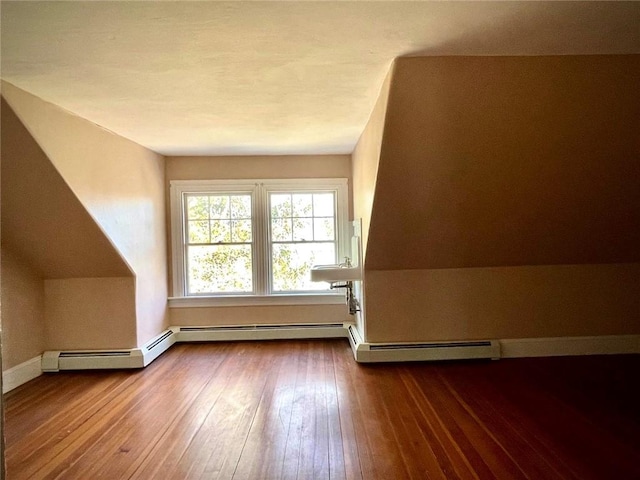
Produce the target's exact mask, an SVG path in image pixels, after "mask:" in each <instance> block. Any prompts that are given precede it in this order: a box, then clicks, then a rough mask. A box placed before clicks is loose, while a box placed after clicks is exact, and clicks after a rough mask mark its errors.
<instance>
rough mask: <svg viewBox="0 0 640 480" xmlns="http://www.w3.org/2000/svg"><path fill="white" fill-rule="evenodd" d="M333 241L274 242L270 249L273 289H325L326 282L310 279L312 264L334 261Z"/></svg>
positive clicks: (327, 287)
mask: <svg viewBox="0 0 640 480" xmlns="http://www.w3.org/2000/svg"><path fill="white" fill-rule="evenodd" d="M335 261H336V252H335V245H334V244H333V243H298V244H276V245H273V250H272V272H273V277H272V280H273V290H274V291H275V292H283V291H288V290H327V289H329V284H328V283H326V282H312V281H311V267H312V266H313V265H321V264H330V263H335Z"/></svg>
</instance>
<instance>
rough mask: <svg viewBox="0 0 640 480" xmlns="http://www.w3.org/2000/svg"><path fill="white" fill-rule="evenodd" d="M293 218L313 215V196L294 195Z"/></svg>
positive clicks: (308, 194) (304, 194)
mask: <svg viewBox="0 0 640 480" xmlns="http://www.w3.org/2000/svg"><path fill="white" fill-rule="evenodd" d="M292 203H293V216H294V217H310V216H311V215H312V214H313V209H312V207H311V205H312V204H313V195H312V194H310V193H294V194H293V195H292Z"/></svg>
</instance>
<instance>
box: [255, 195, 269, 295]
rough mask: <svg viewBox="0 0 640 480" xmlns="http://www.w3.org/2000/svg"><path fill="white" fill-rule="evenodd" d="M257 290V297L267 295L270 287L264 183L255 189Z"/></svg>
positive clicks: (266, 207) (266, 206)
mask: <svg viewBox="0 0 640 480" xmlns="http://www.w3.org/2000/svg"><path fill="white" fill-rule="evenodd" d="M255 198H256V201H255V211H254V218H255V232H256V234H255V238H254V252H255V266H254V275H255V290H256V294H257V295H267V294H268V292H269V287H268V255H267V240H268V238H267V236H268V225H267V219H268V205H267V203H268V202H267V196H266V192H265V188H264V184H263V183H256V188H255Z"/></svg>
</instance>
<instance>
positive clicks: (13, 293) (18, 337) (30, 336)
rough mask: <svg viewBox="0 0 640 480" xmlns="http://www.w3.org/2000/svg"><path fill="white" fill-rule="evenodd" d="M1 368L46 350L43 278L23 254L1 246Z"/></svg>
mask: <svg viewBox="0 0 640 480" xmlns="http://www.w3.org/2000/svg"><path fill="white" fill-rule="evenodd" d="M1 271H2V301H1V305H2V370H3V371H4V370H7V369H9V368H11V367H15V366H16V365H19V364H20V363H22V362H25V361H27V360H30V359H32V358H34V357H37V356H38V355H41V354H42V352H43V351H44V345H45V314H44V308H45V307H44V280H43V279H42V277H41V276H40V275H39V274H38V272H36V271H35V270H34V269H33V268H32V267H31V265H29V263H28V262H26V261H25V260H24V259H23V258H21V257H20V256H18V255H17V254H15V253H14V252H11V251H9V250H8V249H7V248H6V247H4V246H3V248H2V266H1Z"/></svg>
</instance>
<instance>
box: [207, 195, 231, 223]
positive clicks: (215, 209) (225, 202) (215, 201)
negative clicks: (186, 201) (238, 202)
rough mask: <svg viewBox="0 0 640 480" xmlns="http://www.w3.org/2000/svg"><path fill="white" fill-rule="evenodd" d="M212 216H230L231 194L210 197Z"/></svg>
mask: <svg viewBox="0 0 640 480" xmlns="http://www.w3.org/2000/svg"><path fill="white" fill-rule="evenodd" d="M209 212H210V216H211V218H229V196H228V195H215V196H211V197H209Z"/></svg>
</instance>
